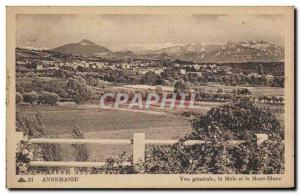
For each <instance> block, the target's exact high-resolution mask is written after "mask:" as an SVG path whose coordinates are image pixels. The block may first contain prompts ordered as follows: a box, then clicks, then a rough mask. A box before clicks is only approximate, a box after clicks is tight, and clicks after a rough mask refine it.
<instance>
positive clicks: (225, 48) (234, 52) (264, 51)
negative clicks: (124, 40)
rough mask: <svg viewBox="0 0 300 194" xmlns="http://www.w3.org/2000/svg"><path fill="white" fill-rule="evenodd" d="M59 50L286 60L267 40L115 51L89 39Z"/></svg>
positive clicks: (222, 59)
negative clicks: (134, 51) (137, 50)
mask: <svg viewBox="0 0 300 194" xmlns="http://www.w3.org/2000/svg"><path fill="white" fill-rule="evenodd" d="M52 50H53V51H56V52H62V53H68V54H80V55H85V56H101V57H103V58H132V57H140V58H149V59H179V60H185V61H194V62H202V63H242V62H277V61H283V60H284V48H283V47H281V46H278V45H275V44H272V43H269V42H266V41H247V42H245V41H240V42H231V41H230V42H227V43H224V44H205V43H193V44H186V45H181V46H171V47H166V48H161V49H158V50H145V51H139V52H136V53H133V52H132V51H119V52H112V51H110V50H109V49H108V48H106V47H104V46H100V45H97V44H95V43H93V42H91V41H89V40H86V39H84V40H82V41H80V42H78V43H71V44H67V45H63V46H60V47H57V48H55V49H52Z"/></svg>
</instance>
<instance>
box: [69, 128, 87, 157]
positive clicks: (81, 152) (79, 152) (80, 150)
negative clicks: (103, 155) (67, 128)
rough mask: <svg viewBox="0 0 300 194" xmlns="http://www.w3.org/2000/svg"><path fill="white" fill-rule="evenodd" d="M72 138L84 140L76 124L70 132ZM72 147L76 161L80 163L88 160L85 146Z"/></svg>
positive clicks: (75, 145)
mask: <svg viewBox="0 0 300 194" xmlns="http://www.w3.org/2000/svg"><path fill="white" fill-rule="evenodd" d="M72 136H73V138H75V139H84V135H83V133H82V132H81V130H80V127H79V125H78V124H76V125H75V127H74V129H73V130H72ZM72 147H73V148H74V149H75V152H74V155H75V158H76V161H79V162H82V161H87V160H88V158H89V150H88V148H87V147H86V145H85V144H73V145H72Z"/></svg>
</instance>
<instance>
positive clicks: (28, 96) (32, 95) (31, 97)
mask: <svg viewBox="0 0 300 194" xmlns="http://www.w3.org/2000/svg"><path fill="white" fill-rule="evenodd" d="M23 100H24V102H29V103H30V104H32V105H33V104H35V103H36V101H37V100H38V94H37V93H36V92H35V91H33V92H29V93H24V94H23Z"/></svg>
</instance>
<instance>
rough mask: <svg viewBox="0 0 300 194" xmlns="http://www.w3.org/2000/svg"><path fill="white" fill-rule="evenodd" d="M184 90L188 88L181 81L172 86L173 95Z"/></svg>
mask: <svg viewBox="0 0 300 194" xmlns="http://www.w3.org/2000/svg"><path fill="white" fill-rule="evenodd" d="M186 89H188V86H187V84H186V83H185V82H184V81H183V80H179V81H176V83H175V85H174V93H180V92H184V91H185V90H186Z"/></svg>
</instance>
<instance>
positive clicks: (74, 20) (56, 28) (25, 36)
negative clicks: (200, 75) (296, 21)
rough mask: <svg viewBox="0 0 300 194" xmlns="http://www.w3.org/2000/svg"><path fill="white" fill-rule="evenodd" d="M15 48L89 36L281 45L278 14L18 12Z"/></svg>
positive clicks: (144, 42) (138, 43) (114, 43)
mask: <svg viewBox="0 0 300 194" xmlns="http://www.w3.org/2000/svg"><path fill="white" fill-rule="evenodd" d="M16 19H17V32H16V33H17V36H16V37H17V46H19V47H37V48H48V49H52V48H56V47H58V46H62V45H64V44H68V43H76V42H80V41H81V40H82V39H88V40H90V41H92V42H95V43H96V44H99V45H101V46H105V47H107V48H109V49H111V50H113V51H117V50H133V51H134V50H144V49H159V48H163V47H168V46H174V45H184V44H190V43H207V44H215V43H217V44H221V43H226V42H228V41H248V40H264V41H268V42H271V43H275V44H279V45H283V43H284V38H283V37H284V34H283V33H284V30H282V29H281V26H283V21H284V20H283V16H282V15H266V14H264V15H263V14H260V15H257V14H255V15H254V14H252V15H243V14H236V15H203V14H201V15H192V14H191V15H187V14H185V15H182V14H181V15H179V14H177V15H176V14H172V15H166V14H156V15H153V14H152V15H146V14H145V15H143V14H138V15H137V14H119V15H116V14H105V15H89V14H84V15H70V14H68V15H58V14H48V15H46V14H26V15H17V18H16Z"/></svg>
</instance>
